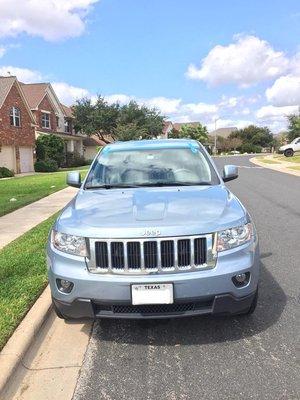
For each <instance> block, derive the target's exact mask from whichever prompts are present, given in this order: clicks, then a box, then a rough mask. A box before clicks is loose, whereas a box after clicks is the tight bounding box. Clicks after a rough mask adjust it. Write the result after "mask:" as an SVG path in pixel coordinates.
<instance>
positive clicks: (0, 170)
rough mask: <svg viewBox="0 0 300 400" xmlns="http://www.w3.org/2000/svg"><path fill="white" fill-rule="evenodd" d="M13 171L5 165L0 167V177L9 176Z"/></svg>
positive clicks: (12, 174)
mask: <svg viewBox="0 0 300 400" xmlns="http://www.w3.org/2000/svg"><path fill="white" fill-rule="evenodd" d="M14 175H15V174H14V172H13V171H11V170H10V169H8V168H6V167H0V179H1V178H11V177H12V176H14Z"/></svg>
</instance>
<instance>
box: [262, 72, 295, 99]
mask: <svg viewBox="0 0 300 400" xmlns="http://www.w3.org/2000/svg"><path fill="white" fill-rule="evenodd" d="M266 97H267V100H268V101H269V102H270V103H272V104H273V105H275V106H293V105H300V74H299V75H285V76H281V77H280V78H278V79H277V80H276V81H275V82H274V84H273V85H272V86H271V87H270V88H269V89H267V90H266Z"/></svg>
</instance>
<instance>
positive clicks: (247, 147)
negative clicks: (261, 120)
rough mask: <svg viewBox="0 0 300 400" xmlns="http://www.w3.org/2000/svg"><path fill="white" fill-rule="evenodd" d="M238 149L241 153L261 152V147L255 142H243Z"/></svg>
mask: <svg viewBox="0 0 300 400" xmlns="http://www.w3.org/2000/svg"><path fill="white" fill-rule="evenodd" d="M238 150H239V151H241V152H242V153H261V150H262V148H261V146H258V145H255V144H251V143H245V144H243V145H242V146H241V147H239V148H238Z"/></svg>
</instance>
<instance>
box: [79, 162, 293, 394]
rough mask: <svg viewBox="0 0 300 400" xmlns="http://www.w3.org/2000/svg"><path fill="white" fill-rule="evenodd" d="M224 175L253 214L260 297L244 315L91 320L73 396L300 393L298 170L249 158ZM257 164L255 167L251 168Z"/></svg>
mask: <svg viewBox="0 0 300 400" xmlns="http://www.w3.org/2000/svg"><path fill="white" fill-rule="evenodd" d="M248 159H249V157H245V156H241V157H230V159H229V158H218V159H216V164H217V166H218V168H220V169H221V168H222V166H223V165H224V164H226V163H227V164H228V163H235V164H236V165H239V166H241V168H240V177H239V179H238V180H235V181H232V182H229V183H228V186H229V187H230V189H231V190H232V191H233V192H234V193H235V194H236V195H237V196H238V197H239V198H240V199H241V200H242V202H243V203H244V204H245V205H246V207H247V208H248V210H249V212H250V213H251V215H252V217H253V218H254V221H255V223H256V226H257V229H258V232H259V235H260V246H261V255H262V270H261V284H260V298H259V304H258V308H257V310H256V312H255V314H254V315H252V316H251V317H235V318H223V317H222V318H213V317H208V316H207V317H197V318H189V319H175V320H169V321H167V322H156V321H109V320H108V321H107V320H103V321H100V322H97V323H95V324H94V328H93V333H92V337H91V341H90V344H89V347H88V350H87V353H86V357H85V362H84V367H83V369H82V371H81V375H80V378H79V381H78V384H77V388H76V391H75V394H74V400H94V399H113V400H121V399H130V400H136V399H138V400H140V399H144V400H146V399H149V400H156V399H169V400H175V399H197V400H198V399H199V400H211V399H218V400H222V399H230V400H232V399H260V400H264V399H272V400H279V399H280V400H283V399H289V400H291V399H299V398H300V374H299V360H300V359H299V354H298V358H297V337H298V334H299V298H298V296H299V287H300V285H299V283H300V279H299V275H300V274H299V266H300V179H299V178H297V177H294V176H292V175H287V174H284V173H280V172H275V171H271V170H268V169H261V168H255V167H254V166H253V164H251V163H250V162H249V160H248ZM250 167H254V168H250Z"/></svg>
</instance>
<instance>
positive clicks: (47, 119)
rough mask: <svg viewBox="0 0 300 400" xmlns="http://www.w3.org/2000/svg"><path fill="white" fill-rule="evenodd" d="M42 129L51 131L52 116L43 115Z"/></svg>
mask: <svg viewBox="0 0 300 400" xmlns="http://www.w3.org/2000/svg"><path fill="white" fill-rule="evenodd" d="M42 128H46V129H50V128H51V126H50V114H48V113H42Z"/></svg>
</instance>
